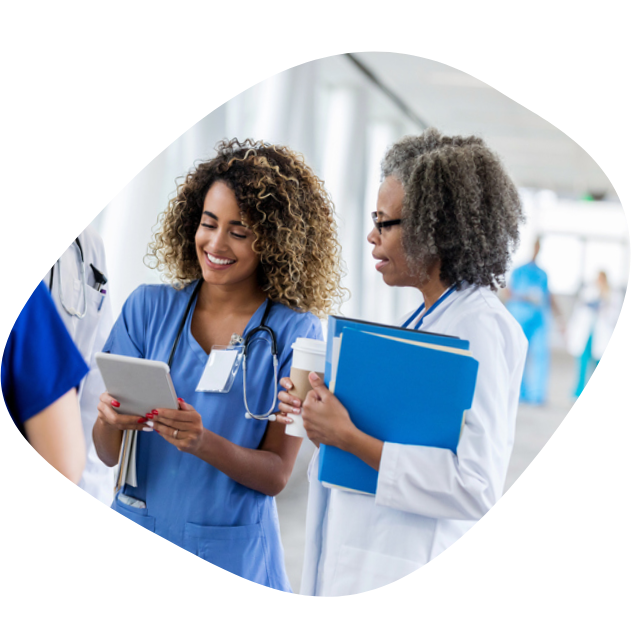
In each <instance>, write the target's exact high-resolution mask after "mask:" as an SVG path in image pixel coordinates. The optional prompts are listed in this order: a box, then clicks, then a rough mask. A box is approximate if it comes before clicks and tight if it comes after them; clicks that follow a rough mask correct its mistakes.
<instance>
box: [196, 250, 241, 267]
mask: <svg viewBox="0 0 631 641" xmlns="http://www.w3.org/2000/svg"><path fill="white" fill-rule="evenodd" d="M204 253H205V255H206V262H207V264H208V266H209V267H210V268H211V269H227V268H228V267H230V266H231V265H234V264H235V263H236V262H237V261H236V259H230V258H222V257H221V256H216V255H215V254H211V253H209V252H204Z"/></svg>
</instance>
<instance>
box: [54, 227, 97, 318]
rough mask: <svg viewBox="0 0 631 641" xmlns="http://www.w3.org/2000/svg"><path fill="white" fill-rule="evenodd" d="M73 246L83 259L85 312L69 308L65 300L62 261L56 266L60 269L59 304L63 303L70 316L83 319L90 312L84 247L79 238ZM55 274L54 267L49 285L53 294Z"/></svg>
mask: <svg viewBox="0 0 631 641" xmlns="http://www.w3.org/2000/svg"><path fill="white" fill-rule="evenodd" d="M73 246H74V247H76V248H77V251H78V252H79V258H80V259H81V290H82V294H83V296H82V298H83V311H82V312H81V313H79V312H78V311H77V310H76V309H75V308H74V307H72V305H71V306H70V307H68V306H67V305H66V301H65V300H64V288H63V287H62V286H61V260H58V261H57V263H56V264H58V265H59V269H58V270H57V282H58V283H59V285H58V286H59V302H60V303H61V306H62V307H63V308H64V310H65V311H66V312H67V313H68V314H70V316H76V317H77V318H79V319H81V318H83V317H84V316H85V315H86V313H87V311H88V299H87V294H86V289H87V282H86V278H85V259H84V256H83V247H81V242H80V241H79V239H78V238H75V241H74V243H73ZM54 273H55V265H53V266H52V267H51V268H50V280H49V283H48V289H49V290H50V291H51V292H52V291H53V274H54Z"/></svg>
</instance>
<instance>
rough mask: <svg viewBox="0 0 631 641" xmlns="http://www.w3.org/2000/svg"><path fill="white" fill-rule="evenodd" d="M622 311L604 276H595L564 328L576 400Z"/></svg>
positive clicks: (617, 294)
mask: <svg viewBox="0 0 631 641" xmlns="http://www.w3.org/2000/svg"><path fill="white" fill-rule="evenodd" d="M621 308H622V295H621V293H620V292H618V291H615V290H612V289H611V286H610V284H609V280H608V278H607V273H606V272H604V271H601V272H599V273H598V277H597V279H596V282H595V283H594V284H592V285H589V286H587V287H584V288H583V289H582V291H581V292H580V294H579V300H578V301H577V305H576V307H575V309H574V311H573V312H572V316H571V317H570V321H569V323H568V328H567V349H568V352H569V353H570V354H571V355H572V356H574V357H575V359H576V386H575V387H574V397H575V398H578V397H579V396H580V394H581V392H582V391H583V389H585V385H586V384H587V381H589V379H590V377H591V375H592V373H593V372H594V370H595V369H596V366H597V365H598V363H599V361H600V359H601V358H602V355H603V353H604V351H605V348H606V347H607V343H608V342H609V339H610V338H611V335H612V334H613V330H614V327H615V326H616V323H617V321H618V316H619V315H620V310H621Z"/></svg>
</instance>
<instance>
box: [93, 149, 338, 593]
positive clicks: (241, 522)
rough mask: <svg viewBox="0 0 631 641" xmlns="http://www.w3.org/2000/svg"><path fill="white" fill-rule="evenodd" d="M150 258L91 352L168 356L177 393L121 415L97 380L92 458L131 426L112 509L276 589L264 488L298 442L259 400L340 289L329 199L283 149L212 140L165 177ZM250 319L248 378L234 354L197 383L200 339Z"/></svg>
mask: <svg viewBox="0 0 631 641" xmlns="http://www.w3.org/2000/svg"><path fill="white" fill-rule="evenodd" d="M149 260H150V262H151V265H152V266H153V267H156V268H158V269H159V270H161V271H163V272H165V273H166V275H167V278H168V280H169V281H170V283H171V284H169V285H144V286H141V287H140V288H138V289H137V290H136V291H135V292H134V293H133V294H132V295H131V296H130V297H129V299H128V300H127V302H126V303H125V305H124V307H123V311H122V313H121V316H120V318H119V319H118V321H117V322H116V324H115V326H114V328H113V330H112V333H111V335H110V337H109V339H108V341H107V343H106V345H105V347H104V351H107V352H112V353H116V354H123V355H127V356H135V357H140V358H148V359H153V360H160V361H164V362H167V361H169V360H172V364H171V376H172V379H173V383H174V386H175V390H176V392H177V393H178V395H179V396H180V398H179V399H178V401H179V405H180V407H179V409H178V410H169V409H163V408H156V409H155V410H154V411H153V412H152V413H151V414H148V415H147V416H144V417H139V416H123V415H119V414H117V413H116V411H115V410H114V408H115V407H117V406H118V401H117V400H116V399H114V398H112V397H111V396H110V395H108V394H103V395H102V397H101V402H100V404H99V418H98V420H97V422H96V425H95V428H94V440H95V444H96V447H97V451H98V453H99V456H100V457H101V458H102V460H103V461H104V462H105V463H107V464H108V465H115V464H116V462H117V459H118V452H119V449H120V444H121V438H122V433H123V430H125V429H135V430H138V439H137V464H136V467H137V485H136V486H135V487H132V486H131V485H129V484H127V485H125V486H124V487H123V488H122V489H121V491H120V492H119V493H118V494H117V495H116V497H115V500H114V503H113V508H114V509H115V510H116V511H117V512H119V513H120V514H124V515H125V516H127V517H128V518H130V519H132V520H133V521H135V522H136V523H139V524H141V525H143V526H144V527H146V528H148V529H150V530H151V531H154V532H155V533H156V534H159V535H161V536H163V537H164V538H166V539H168V540H169V541H172V542H173V543H176V544H177V545H180V546H181V547H183V548H185V549H186V550H188V551H190V552H192V553H194V554H196V555H198V556H200V557H202V558H204V559H205V560H207V561H209V562H211V563H213V564H215V565H218V566H219V567H221V568H224V569H225V570H228V571H230V572H233V573H235V574H238V575H240V576H242V577H245V578H247V579H249V580H251V581H255V582H257V583H260V584H262V585H266V586H269V587H273V588H277V589H280V590H287V591H290V586H289V582H288V580H287V576H286V573H285V568H284V561H283V549H282V545H281V540H280V532H279V527H278V517H277V513H276V504H275V501H274V498H273V497H274V496H275V495H276V494H278V493H279V492H280V491H281V490H282V489H283V488H284V487H285V484H286V483H287V480H288V479H289V476H290V474H291V471H292V468H293V465H294V462H295V459H296V455H297V453H298V449H299V447H300V442H301V441H300V439H298V438H295V437H292V436H287V435H286V434H285V432H284V426H283V425H282V424H281V423H279V422H274V416H273V415H271V414H270V412H271V411H272V410H273V408H274V406H275V397H276V394H277V392H278V389H277V388H275V386H274V381H275V380H277V379H278V378H280V377H283V376H288V373H289V369H290V366H291V355H292V344H293V342H294V340H295V339H296V338H298V337H307V338H314V339H321V338H322V329H321V324H320V322H319V320H318V319H317V318H316V315H317V316H323V315H325V314H326V313H328V312H330V311H332V310H333V309H334V307H335V304H336V301H337V300H339V297H340V287H339V278H340V275H339V245H338V243H337V241H336V238H335V221H334V215H333V206H332V204H331V201H330V200H329V197H328V195H327V193H326V191H325V190H324V187H323V184H322V182H321V181H320V180H319V179H318V178H317V177H316V176H315V175H314V174H313V172H312V171H311V169H309V167H308V166H307V165H306V164H305V162H304V159H303V158H302V157H301V156H300V155H298V154H296V153H295V152H293V151H291V150H290V149H288V148H286V147H280V146H273V145H269V144H265V143H261V142H257V143H255V142H252V141H251V140H246V141H245V142H243V143H240V142H239V141H237V140H231V141H224V142H222V143H220V144H219V145H218V147H217V155H216V157H215V158H213V159H212V160H210V161H208V162H203V163H201V164H199V165H198V166H197V167H196V168H195V169H194V170H193V171H191V172H190V173H189V174H188V175H187V176H186V178H185V180H184V181H183V182H182V183H181V184H180V185H179V187H178V189H177V193H176V196H175V197H174V198H173V199H172V200H171V202H170V203H169V206H168V208H167V210H166V211H165V212H164V214H163V215H162V218H161V228H160V230H159V231H158V232H157V234H156V235H155V237H154V241H153V242H152V243H151V244H150V246H149ZM260 326H266V327H268V328H269V329H270V330H272V331H271V332H268V331H267V330H265V331H258V332H256V333H255V334H253V335H252V340H251V341H250V343H249V345H248V347H247V370H246V371H247V375H246V376H247V386H245V387H244V383H243V376H244V370H245V368H244V367H240V368H239V370H238V371H237V373H236V375H235V376H234V379H233V381H232V384H231V386H229V385H224V384H223V383H222V384H221V385H219V387H216V386H215V387H212V386H211V387H210V388H209V387H208V386H207V385H204V384H203V382H202V375H203V374H204V373H205V372H207V369H208V368H207V364H211V363H212V362H213V359H212V356H211V358H210V360H209V354H211V351H212V353H213V355H215V356H217V354H218V352H217V350H214V348H215V347H217V346H228V345H231V344H234V343H235V342H237V343H238V342H239V338H240V337H247V336H248V333H249V332H250V331H251V330H253V329H256V328H258V327H260ZM272 332H273V335H274V338H275V343H276V345H275V348H276V353H277V354H278V356H277V357H273V356H272V351H273V350H272V347H273V342H274V341H273V339H272ZM180 334H181V339H178V336H180ZM235 337H236V341H235ZM241 340H242V339H241ZM170 355H171V359H170ZM217 357H218V356H217ZM237 358H238V357H237ZM236 362H237V363H238V362H239V361H238V360H237V361H236ZM209 389H212V390H215V391H203V390H209ZM218 391H222V392H223V393H218ZM246 392H247V395H246ZM244 396H245V398H244ZM184 399H186V400H184ZM246 408H247V409H246ZM248 418H250V419H254V420H248Z"/></svg>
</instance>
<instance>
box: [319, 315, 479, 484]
mask: <svg viewBox="0 0 631 641" xmlns="http://www.w3.org/2000/svg"><path fill="white" fill-rule="evenodd" d="M360 325H363V324H360ZM362 330H363V331H362ZM373 331H375V328H374V327H373V328H370V327H366V326H365V325H364V326H363V327H362V329H357V328H356V327H351V326H350V325H347V326H345V327H344V329H343V336H342V343H341V350H340V355H339V362H338V366H337V375H336V383H335V395H336V396H337V397H338V398H339V400H340V401H341V402H342V404H343V405H344V407H346V409H347V410H348V412H349V414H350V417H351V420H352V421H353V423H355V425H357V427H358V428H359V429H361V430H362V431H363V432H366V433H367V434H369V435H370V436H373V437H375V438H378V439H380V440H382V441H388V442H391V443H403V444H408V445H427V446H431V447H444V448H447V449H449V450H451V451H452V452H454V453H455V452H456V448H457V446H458V440H459V438H460V430H461V427H462V424H463V420H464V412H465V411H466V410H467V409H469V408H470V407H471V403H472V402H473V394H474V390H475V381H476V377H477V372H478V362H477V361H476V360H475V359H474V358H473V357H472V356H470V355H468V354H463V353H456V352H452V351H444V350H440V349H433V348H431V347H424V346H421V345H418V344H410V343H404V342H400V341H397V340H392V339H391V338H388V337H387V336H392V334H390V333H389V334H388V335H375V334H373V333H371V332H373ZM377 331H378V330H377ZM329 336H331V334H330V335H329ZM430 336H434V337H435V336H438V340H436V341H431V340H430V339H429V337H430ZM444 338H445V337H440V336H439V335H435V334H434V335H431V334H428V333H426V332H424V333H422V334H421V333H420V332H412V335H410V334H409V333H408V334H406V335H405V339H406V340H416V341H419V342H421V341H422V342H424V343H431V342H433V343H434V344H435V345H437V346H443V347H445V345H444V344H443V340H444ZM448 338H449V337H448ZM453 340H455V341H457V345H458V346H457V347H456V348H455V349H462V346H463V345H464V346H465V349H466V348H468V342H467V341H460V340H459V339H453V337H452V340H450V341H449V342H450V345H447V346H446V347H451V344H453V342H452V341H453ZM330 342H332V340H331V338H329V343H330ZM318 478H319V480H320V481H321V482H323V483H326V484H328V485H331V486H337V487H341V488H345V489H350V490H354V491H357V492H364V493H367V494H375V493H376V491H377V478H378V473H377V471H376V470H374V469H373V468H372V467H370V466H369V465H367V464H366V463H364V462H363V461H362V460H361V459H359V458H357V457H356V456H354V455H353V454H350V453H348V452H344V451H342V450H340V449H338V448H336V447H332V446H326V445H321V446H320V465H319V470H318Z"/></svg>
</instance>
